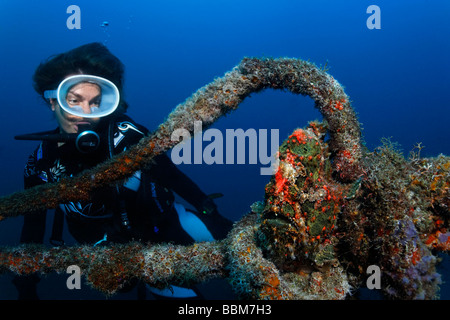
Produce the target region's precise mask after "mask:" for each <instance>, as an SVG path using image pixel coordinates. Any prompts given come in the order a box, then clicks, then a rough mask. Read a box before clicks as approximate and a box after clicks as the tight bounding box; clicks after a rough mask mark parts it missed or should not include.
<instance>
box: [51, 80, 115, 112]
mask: <svg viewBox="0 0 450 320" xmlns="http://www.w3.org/2000/svg"><path fill="white" fill-rule="evenodd" d="M82 83H91V84H95V85H97V86H98V87H99V90H100V95H99V96H98V97H96V99H98V101H95V102H93V103H91V102H89V106H90V113H87V112H85V110H83V109H82V107H81V106H80V105H77V100H76V99H73V98H72V97H71V95H74V94H73V92H71V90H72V88H74V87H75V86H76V85H78V84H82ZM44 97H45V98H46V99H56V100H57V101H58V104H59V105H60V106H61V108H62V109H63V110H64V111H65V112H67V113H70V114H72V115H74V116H77V117H82V118H101V117H105V116H107V115H110V114H111V113H113V112H114V111H115V110H116V109H117V107H118V106H119V102H120V94H119V90H118V89H117V87H116V85H115V84H114V83H112V82H111V81H109V80H108V79H105V78H102V77H97V76H92V75H85V74H80V75H75V76H70V77H68V78H66V79H64V80H63V81H62V82H61V83H60V84H59V86H58V88H57V89H56V90H47V91H45V92H44Z"/></svg>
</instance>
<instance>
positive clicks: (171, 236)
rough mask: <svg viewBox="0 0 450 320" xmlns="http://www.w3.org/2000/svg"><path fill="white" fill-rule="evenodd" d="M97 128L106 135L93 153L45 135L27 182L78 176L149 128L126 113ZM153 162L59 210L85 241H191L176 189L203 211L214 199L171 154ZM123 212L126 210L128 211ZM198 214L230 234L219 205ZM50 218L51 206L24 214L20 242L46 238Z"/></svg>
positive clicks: (217, 234)
mask: <svg viewBox="0 0 450 320" xmlns="http://www.w3.org/2000/svg"><path fill="white" fill-rule="evenodd" d="M55 132H57V131H55ZM97 132H98V133H99V135H100V138H101V143H100V146H99V148H98V149H97V150H96V151H95V152H92V153H89V154H83V153H80V152H79V151H78V150H77V149H76V147H75V144H74V143H65V144H64V145H62V146H58V144H57V143H56V142H49V141H43V142H42V143H41V144H40V145H39V147H38V148H37V149H36V150H35V151H34V152H33V153H32V154H31V155H30V157H29V159H28V162H27V165H26V167H25V178H24V181H25V188H31V187H33V186H36V185H39V184H44V183H50V182H57V181H59V179H61V177H70V176H75V175H77V174H78V173H80V172H81V171H83V170H84V169H87V168H92V167H93V166H95V165H97V164H99V163H101V162H102V161H104V160H106V159H108V158H110V157H111V156H113V155H116V154H119V153H121V152H122V151H124V150H126V149H127V148H130V147H131V146H132V145H134V144H136V143H137V142H138V141H139V140H140V139H141V138H142V137H143V136H144V135H146V134H147V133H148V130H147V129H146V128H144V127H143V126H141V125H138V124H136V123H134V122H133V121H132V120H131V119H130V118H129V117H127V116H125V115H122V116H119V117H116V118H114V119H112V120H111V119H110V120H108V121H104V123H101V124H100V125H99V128H98V129H97ZM153 162H154V163H153V164H152V165H151V166H149V167H148V168H146V169H141V170H140V171H138V172H136V173H135V175H134V176H133V177H132V178H130V179H129V180H128V181H127V182H125V184H124V185H121V186H120V187H108V188H105V189H104V190H102V191H99V192H96V194H95V195H93V201H92V202H69V203H64V204H60V206H59V207H58V208H57V209H56V211H57V213H61V212H62V213H64V215H65V217H66V221H67V225H68V227H69V231H70V233H71V235H72V236H73V237H74V238H75V239H76V240H77V241H78V242H80V243H90V244H96V243H100V242H102V240H105V239H106V240H107V241H108V242H126V241H130V240H137V241H145V242H146V241H152V242H161V241H171V242H174V243H179V244H187V243H190V242H192V241H193V239H192V237H190V236H189V234H187V233H186V232H184V231H183V228H182V227H181V225H180V222H179V220H178V218H177V215H176V212H175V209H174V205H173V204H174V194H173V192H175V193H177V194H178V195H179V196H180V197H181V198H183V199H184V200H186V201H187V202H188V203H190V204H191V205H192V206H193V207H194V208H196V209H197V211H198V212H201V211H202V209H203V206H204V205H205V204H206V203H208V202H209V204H211V200H209V198H208V197H207V195H206V194H204V193H203V192H202V191H201V190H200V189H199V187H198V186H197V185H196V184H195V183H193V182H192V180H191V179H189V177H187V176H186V175H185V174H184V173H182V172H181V171H180V170H179V169H178V168H177V167H176V166H175V165H174V164H173V163H172V161H171V160H170V158H169V157H168V156H167V155H165V154H163V155H159V156H157V157H155V158H154V161H153ZM123 212H126V215H125V216H123V215H122V213H123ZM197 216H198V217H199V218H200V220H202V221H203V223H204V224H205V225H206V227H207V228H208V230H209V231H210V232H211V234H212V235H213V236H214V238H215V239H220V238H223V237H225V236H226V233H227V232H228V231H229V230H230V228H231V221H229V220H228V219H225V218H224V217H222V216H221V215H220V214H219V213H218V212H217V210H214V212H212V213H211V214H201V213H199V214H197ZM45 220H46V211H42V212H34V213H30V214H27V215H25V217H24V226H23V230H22V235H21V242H24V243H31V242H33V243H42V242H43V238H44V231H45ZM127 225H128V227H129V228H128V227H127ZM105 235H106V238H105Z"/></svg>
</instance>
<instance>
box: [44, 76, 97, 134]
mask: <svg viewBox="0 0 450 320" xmlns="http://www.w3.org/2000/svg"><path fill="white" fill-rule="evenodd" d="M100 99H101V90H100V87H99V86H98V85H96V84H93V83H87V82H84V83H79V84H77V85H75V86H73V87H72V88H71V89H70V91H69V92H68V93H67V97H66V100H67V104H68V105H69V107H71V106H80V107H81V108H82V110H83V112H84V113H86V114H90V113H91V108H92V107H98V105H99V103H100ZM50 102H51V109H52V111H53V112H54V113H55V117H56V121H57V122H58V125H59V128H60V129H61V131H62V132H64V133H78V129H79V128H78V127H79V126H80V125H90V126H91V128H92V129H94V128H95V127H96V126H97V124H98V123H99V122H100V118H82V117H78V116H75V115H72V114H70V113H67V112H65V111H64V110H63V109H62V108H61V107H60V105H59V104H58V101H56V99H51V101H50Z"/></svg>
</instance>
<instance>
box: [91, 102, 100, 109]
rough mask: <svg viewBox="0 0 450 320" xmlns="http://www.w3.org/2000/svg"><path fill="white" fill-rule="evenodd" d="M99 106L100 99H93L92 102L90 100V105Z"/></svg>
mask: <svg viewBox="0 0 450 320" xmlns="http://www.w3.org/2000/svg"><path fill="white" fill-rule="evenodd" d="M99 106H100V101H93V102H91V104H90V107H97V108H98V107H99Z"/></svg>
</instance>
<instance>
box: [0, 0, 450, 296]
mask: <svg viewBox="0 0 450 320" xmlns="http://www.w3.org/2000/svg"><path fill="white" fill-rule="evenodd" d="M70 5H76V6H78V8H79V9H80V11H79V12H80V15H79V18H80V20H79V21H78V22H79V23H80V29H69V28H68V26H67V20H68V19H70V17H71V15H72V12H69V13H67V8H68V7H69V6H70ZM370 5H376V6H378V7H379V8H380V10H381V14H380V27H381V28H380V29H369V28H368V27H367V24H366V21H367V20H368V18H369V17H370V15H371V14H370V13H367V12H366V10H367V8H368V7H369V6H370ZM449 17H450V2H449V1H448V0H433V1H427V0H410V1H391V0H373V1H367V0H333V1H332V0H316V1H305V0H278V1H267V0H226V1H224V0H214V1H206V0H190V1H180V0H178V1H175V0H158V1H155V0H150V1H136V0H130V1H119V0H109V1H105V0H96V1H92V0H89V1H88V0H73V1H72V0H71V1H66V0H63V1H49V0H46V1H24V0H0V74H1V77H0V96H1V97H2V99H1V105H0V108H1V109H0V110H1V112H2V116H1V118H0V119H1V122H2V124H1V131H0V132H1V136H0V155H1V157H0V182H1V183H0V195H7V194H10V193H12V192H16V191H20V190H21V189H22V188H23V168H24V165H25V163H26V160H27V158H28V155H29V154H30V153H31V152H32V151H33V150H34V148H35V147H36V145H37V143H36V142H32V141H27V142H24V141H16V140H14V138H13V137H14V136H15V135H18V134H23V133H29V132H37V131H44V130H50V129H53V128H55V127H56V122H55V120H54V118H53V116H52V113H51V112H50V111H49V109H48V108H47V107H46V105H45V104H44V103H43V102H42V100H41V98H40V97H39V96H38V95H37V94H36V92H35V91H34V90H33V88H32V81H31V77H32V75H33V73H34V71H35V69H36V67H37V66H38V64H39V63H40V62H41V61H43V60H45V59H47V58H48V57H49V56H51V55H53V54H57V53H61V52H64V51H67V50H70V49H73V48H75V47H77V46H80V45H83V44H86V43H90V42H101V43H103V44H105V45H106V46H107V47H108V48H109V49H110V50H111V52H112V53H113V54H115V55H116V56H117V57H118V58H119V59H120V60H121V61H122V62H123V63H124V64H125V66H126V75H125V77H126V78H125V98H126V100H127V102H128V103H129V105H130V108H129V112H128V114H129V115H130V116H131V117H132V118H133V119H135V120H136V121H137V122H139V123H141V124H142V125H145V126H146V127H147V128H149V129H150V130H154V129H155V128H156V127H157V126H158V125H159V124H160V123H161V122H163V121H164V119H165V117H166V116H167V115H168V114H169V113H170V111H171V110H172V109H173V108H174V107H175V106H177V105H178V104H180V103H182V102H183V101H185V99H186V98H188V97H189V96H190V95H191V94H192V93H194V92H195V91H196V90H197V89H199V88H200V87H202V86H204V85H206V84H208V83H209V82H211V81H212V80H214V78H215V77H220V76H223V75H224V74H225V72H227V71H229V70H231V69H232V68H233V67H234V66H235V65H237V64H238V63H239V62H240V61H241V59H242V58H244V57H249V56H250V57H291V58H301V59H304V60H310V61H311V62H314V63H316V64H317V65H322V66H323V65H325V64H326V65H327V67H328V68H329V71H328V72H329V73H330V74H332V75H333V77H334V78H335V79H337V80H338V81H339V82H340V83H341V84H342V85H343V86H344V87H345V90H346V93H347V94H348V95H349V96H350V98H351V100H352V105H353V107H354V109H355V110H356V112H357V113H358V117H359V120H360V122H361V123H362V127H363V129H364V130H363V134H364V141H365V143H366V145H367V147H368V148H369V149H370V150H373V149H374V148H376V147H377V146H379V145H380V144H381V142H380V139H381V138H383V137H391V139H392V141H396V142H398V143H399V144H400V145H401V146H402V149H403V150H404V153H405V155H406V156H407V155H408V153H409V151H410V150H412V149H413V147H414V145H415V144H417V143H418V142H421V143H422V145H423V146H425V148H424V149H423V150H422V156H430V157H431V156H437V155H438V154H440V153H443V154H446V155H449V154H450V135H449V123H450V96H449V92H450V59H449V57H450V41H449V39H450V23H449ZM105 22H106V23H105ZM313 105H314V104H313V101H312V100H311V99H310V98H308V97H301V96H295V95H293V94H291V93H287V92H282V91H273V90H267V91H264V92H262V93H259V94H254V95H252V96H251V97H250V98H247V99H246V100H245V101H244V102H243V103H242V104H241V106H240V108H239V109H238V110H237V111H235V112H233V113H231V114H229V115H228V116H226V117H224V118H221V119H220V120H219V121H218V122H217V123H216V124H215V125H214V126H213V127H214V128H219V129H221V130H225V129H237V128H242V129H244V130H247V129H250V128H253V129H256V130H258V129H268V130H269V131H270V129H278V130H279V133H280V143H281V142H282V141H283V140H284V139H285V138H286V137H287V135H288V134H289V133H290V132H292V131H293V129H295V128H297V127H303V126H305V125H306V124H307V122H308V121H310V120H314V119H321V115H320V113H319V112H318V111H317V110H316V109H314V107H313ZM260 167H261V165H260V164H256V165H254V164H253V165H250V164H242V165H236V164H235V165H229V164H228V165H227V164H223V165H207V164H202V165H198V164H197V165H195V164H191V165H187V164H185V165H180V168H181V169H182V170H183V172H185V173H186V174H187V175H189V177H191V178H192V179H193V180H194V181H195V182H196V183H197V184H198V185H199V186H200V187H201V189H202V190H204V191H205V192H206V193H216V192H220V193H223V195H224V196H223V197H222V198H220V199H217V200H216V203H217V205H218V207H219V211H220V212H221V213H222V214H223V215H225V216H227V217H228V218H230V219H232V220H234V221H237V220H239V219H240V217H242V216H243V215H244V214H246V213H247V212H248V211H249V206H250V205H251V204H252V203H253V202H255V201H259V200H262V199H263V197H264V186H265V185H266V183H267V182H268V180H269V176H262V175H260ZM49 223H50V222H49ZM21 225H22V218H21V217H19V218H13V219H6V220H5V221H2V222H1V223H0V245H17V244H19V236H20V231H21ZM66 236H67V239H68V240H67V241H68V242H69V243H70V236H69V235H66ZM440 272H441V273H442V274H443V280H444V281H446V282H449V281H450V264H448V263H447V262H446V260H444V263H443V264H442V266H441V267H440ZM11 279H12V276H11V275H9V274H6V275H2V276H0V299H16V298H17V292H16V290H15V288H14V287H13V286H12V284H11ZM65 281H66V275H62V276H57V275H50V276H48V277H47V278H44V279H43V280H41V282H40V283H39V289H38V290H39V291H38V293H39V295H40V297H41V298H42V299H61V298H63V299H104V296H102V295H101V294H99V293H97V292H94V291H92V290H90V289H89V288H88V286H87V285H85V284H83V287H82V290H75V291H76V292H74V291H69V290H68V289H67V288H66V287H65ZM441 288H442V290H441V298H442V299H449V298H450V287H449V285H448V284H444V285H443V286H442V287H441ZM203 290H204V292H205V294H206V298H209V299H220V298H233V295H232V293H231V291H230V288H229V287H227V286H226V285H225V284H223V283H221V282H218V283H217V282H213V284H212V285H211V284H210V285H209V286H208V285H205V286H204V288H203ZM133 298H134V296H133V293H130V294H128V295H122V296H120V295H119V296H115V297H113V299H133ZM368 298H371V294H368Z"/></svg>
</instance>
